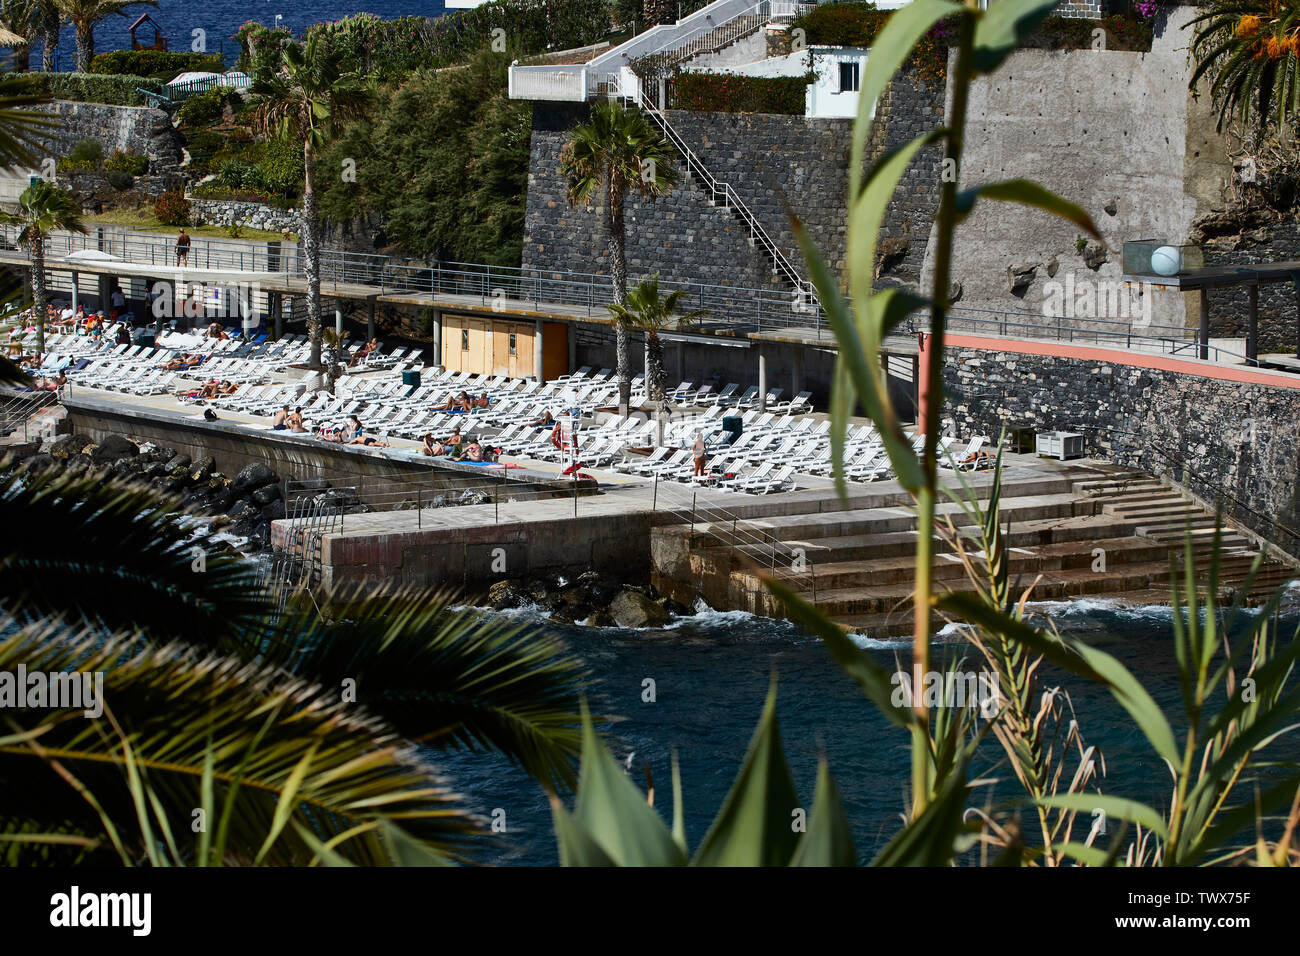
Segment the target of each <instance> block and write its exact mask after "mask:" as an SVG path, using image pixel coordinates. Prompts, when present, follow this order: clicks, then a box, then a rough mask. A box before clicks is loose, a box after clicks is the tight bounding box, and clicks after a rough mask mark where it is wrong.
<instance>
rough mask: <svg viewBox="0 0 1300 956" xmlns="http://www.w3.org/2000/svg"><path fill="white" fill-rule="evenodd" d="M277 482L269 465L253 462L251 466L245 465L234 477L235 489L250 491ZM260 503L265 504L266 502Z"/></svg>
mask: <svg viewBox="0 0 1300 956" xmlns="http://www.w3.org/2000/svg"><path fill="white" fill-rule="evenodd" d="M277 480H278V478H277V476H276V474H275V472H273V471H272V470H271V467H270V466H269V465H267V464H264V463H263V462H260V461H255V462H253V463H252V464H251V465H245V466H244V467H243V470H241V471H240V472H239V474H237V475H236V476H235V487H236V488H239V489H241V490H248V491H252V490H253V489H254V488H261V487H262V486H263V485H269V484H271V483H272V482H275V481H277ZM262 503H263V504H266V502H262Z"/></svg>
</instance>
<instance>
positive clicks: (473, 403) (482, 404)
mask: <svg viewBox="0 0 1300 956" xmlns="http://www.w3.org/2000/svg"><path fill="white" fill-rule="evenodd" d="M469 407H470V408H487V407H488V393H487V392H484V393H483V394H482V395H480V396H479V397H478V398H474V399H471V400H470V403H469ZM467 411H468V409H467Z"/></svg>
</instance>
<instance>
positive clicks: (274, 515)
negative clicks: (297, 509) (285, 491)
mask: <svg viewBox="0 0 1300 956" xmlns="http://www.w3.org/2000/svg"><path fill="white" fill-rule="evenodd" d="M284 515H285V511H284V502H283V501H279V500H276V501H272V502H271V503H270V504H269V505H267V506H266V507H264V508H263V509H262V517H263V518H265V519H266V520H267V521H279V520H280V519H281V518H283V517H284Z"/></svg>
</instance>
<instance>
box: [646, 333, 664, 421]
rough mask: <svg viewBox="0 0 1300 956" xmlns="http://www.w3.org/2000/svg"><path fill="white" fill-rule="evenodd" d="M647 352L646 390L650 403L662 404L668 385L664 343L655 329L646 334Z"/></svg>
mask: <svg viewBox="0 0 1300 956" xmlns="http://www.w3.org/2000/svg"><path fill="white" fill-rule="evenodd" d="M645 344H646V352H647V356H648V361H647V362H646V366H647V367H646V378H647V379H648V381H647V382H646V389H647V390H648V392H649V395H650V401H652V402H655V403H660V404H662V402H663V401H664V398H665V394H664V392H665V390H666V388H667V385H666V383H665V380H664V378H665V376H664V343H663V341H662V340H661V339H660V338H659V333H658V332H656V331H655V330H654V329H649V330H647V331H646V334H645Z"/></svg>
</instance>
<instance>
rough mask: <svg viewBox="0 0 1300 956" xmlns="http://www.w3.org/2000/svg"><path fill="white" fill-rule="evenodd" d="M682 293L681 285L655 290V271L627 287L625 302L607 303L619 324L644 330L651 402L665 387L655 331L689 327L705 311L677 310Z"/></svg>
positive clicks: (660, 397) (661, 352) (661, 350)
mask: <svg viewBox="0 0 1300 956" xmlns="http://www.w3.org/2000/svg"><path fill="white" fill-rule="evenodd" d="M685 297H686V293H685V291H684V290H682V289H674V290H673V291H672V292H669V293H668V294H667V295H664V294H662V293H661V292H660V291H659V274H658V273H655V274H654V275H652V276H649V277H648V278H645V279H642V280H641V281H640V282H639V283H637V284H636V286H634V287H633V288H632V289H631V290H629V292H628V294H627V302H626V304H624V305H618V304H617V303H611V304H610V305H609V306H608V308H609V313H610V315H612V316H613V317H614V319H615V320H616V321H617V322H619V323H620V324H621V325H624V326H627V327H628V328H631V329H640V330H641V331H643V332H645V337H646V349H647V350H648V352H649V368H648V369H647V371H648V373H649V374H648V375H647V387H648V390H649V397H650V400H651V401H652V402H662V401H664V399H665V389H666V388H667V382H666V378H667V373H666V372H665V371H664V344H663V340H662V339H661V338H660V337H659V333H660V332H667V331H670V330H672V329H689V328H691V327H692V326H693V325H695V324H696V323H697V322H698V321H699V320H700V319H702V318H703V317H704V316H706V315H708V310H707V309H694V310H692V311H689V312H683V311H681V305H682V301H683V300H684V299H685Z"/></svg>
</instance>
